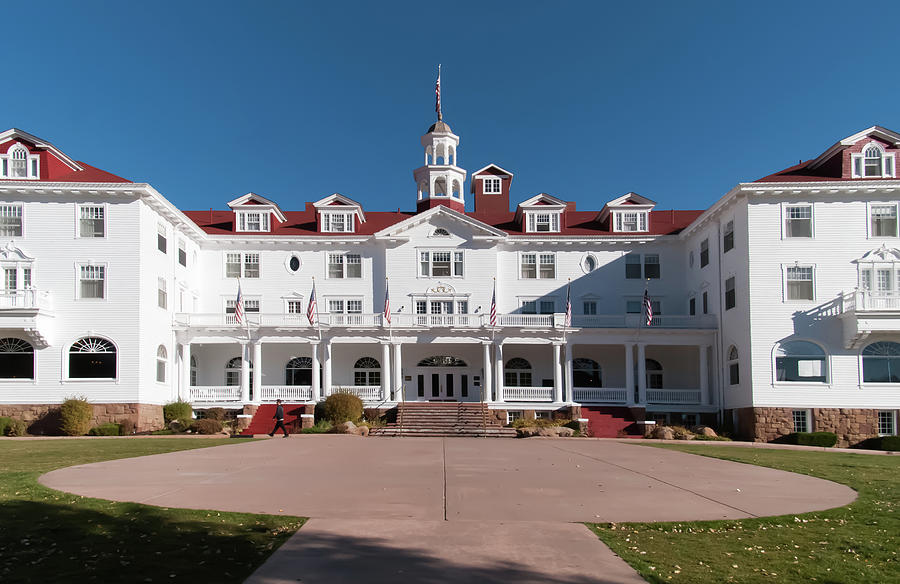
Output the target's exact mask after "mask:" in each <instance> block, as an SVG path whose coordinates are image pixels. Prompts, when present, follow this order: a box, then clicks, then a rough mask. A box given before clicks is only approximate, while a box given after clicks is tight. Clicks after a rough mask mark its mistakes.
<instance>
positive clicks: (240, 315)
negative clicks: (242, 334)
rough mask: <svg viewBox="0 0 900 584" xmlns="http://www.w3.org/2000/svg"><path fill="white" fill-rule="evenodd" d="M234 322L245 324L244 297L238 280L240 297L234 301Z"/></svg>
mask: <svg viewBox="0 0 900 584" xmlns="http://www.w3.org/2000/svg"><path fill="white" fill-rule="evenodd" d="M234 322H236V323H238V324H241V323H243V322H244V295H243V294H241V282H240V280H238V295H237V299H235V301H234Z"/></svg>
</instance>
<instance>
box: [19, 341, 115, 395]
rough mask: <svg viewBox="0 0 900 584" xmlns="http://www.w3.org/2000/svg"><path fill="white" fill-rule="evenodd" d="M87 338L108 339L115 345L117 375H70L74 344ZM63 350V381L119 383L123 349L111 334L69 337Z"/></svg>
mask: <svg viewBox="0 0 900 584" xmlns="http://www.w3.org/2000/svg"><path fill="white" fill-rule="evenodd" d="M86 338H98V339H102V340H104V341H106V342H107V343H109V344H111V345H112V346H113V348H114V349H115V350H116V376H115V377H70V375H69V373H70V371H69V365H70V362H69V361H70V359H69V355H70V354H71V353H72V345H74V344H75V343H77V342H78V341H80V340H81V339H86ZM62 350H63V368H64V374H65V377H64V378H63V379H61V380H60V382H61V383H111V384H116V385H118V383H119V372H120V370H121V369H120V367H121V365H122V360H121V359H122V350H121V348H120V347H119V345H118V344H117V343H116V342H115V341H113V340H112V339H111V338H110V337H109V336H107V335H104V334H97V333H86V334H82V335H79V336H76V337H74V338H71V339H69V341H68V342H67V343H64V344H63V346H62ZM35 357H37V351H35ZM35 363H37V361H35ZM36 372H37V371H36V370H35V373H36Z"/></svg>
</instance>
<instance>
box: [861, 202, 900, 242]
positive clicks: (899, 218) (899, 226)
mask: <svg viewBox="0 0 900 584" xmlns="http://www.w3.org/2000/svg"><path fill="white" fill-rule="evenodd" d="M873 207H893V208H894V220H895V227H894V235H875V234H874V233H873V230H872V208H873ZM897 207H898V206H897V203H895V202H890V201H887V202H876V201H870V202H869V204H868V205H866V233H868V235H869V239H896V238H897V232H898V230H900V209H898V208H897Z"/></svg>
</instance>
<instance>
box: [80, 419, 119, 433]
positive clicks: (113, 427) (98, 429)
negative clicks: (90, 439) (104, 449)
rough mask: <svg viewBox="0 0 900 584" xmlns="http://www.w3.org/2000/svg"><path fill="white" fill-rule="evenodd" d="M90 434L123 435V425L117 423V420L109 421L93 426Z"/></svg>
mask: <svg viewBox="0 0 900 584" xmlns="http://www.w3.org/2000/svg"><path fill="white" fill-rule="evenodd" d="M88 435H89V436H121V435H122V426H121V425H119V424H116V423H115V422H108V423H106V424H100V425H99V426H94V427H93V428H91V431H90V432H88Z"/></svg>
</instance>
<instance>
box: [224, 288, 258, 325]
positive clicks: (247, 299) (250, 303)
mask: <svg viewBox="0 0 900 584" xmlns="http://www.w3.org/2000/svg"><path fill="white" fill-rule="evenodd" d="M236 301H237V299H236V298H235V297H234V296H223V297H222V314H225V315H228V316H231V317H232V318H234V308H235V306H234V305H235V302H236ZM254 305H255V306H254ZM229 308H230V309H231V312H228V309H229ZM261 312H262V296H259V295H254V296H244V318H246V317H247V315H248V314H260V313H261ZM229 324H234V323H233V322H231V323H229Z"/></svg>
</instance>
